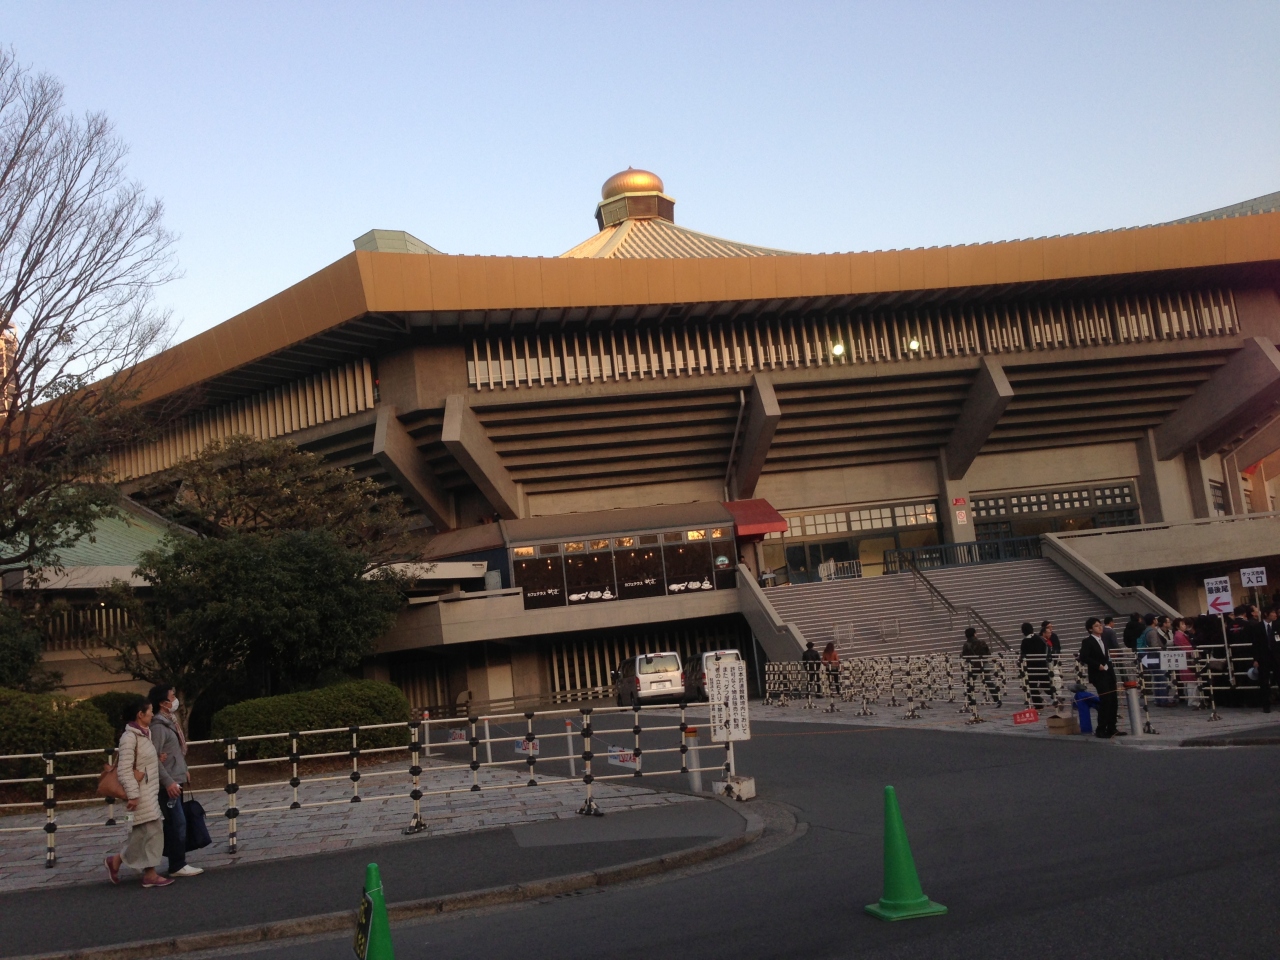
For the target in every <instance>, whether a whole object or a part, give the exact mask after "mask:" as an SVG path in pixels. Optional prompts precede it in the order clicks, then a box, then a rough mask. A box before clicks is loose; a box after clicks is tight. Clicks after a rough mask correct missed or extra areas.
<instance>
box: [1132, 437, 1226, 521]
mask: <svg viewBox="0 0 1280 960" xmlns="http://www.w3.org/2000/svg"><path fill="white" fill-rule="evenodd" d="M1182 466H1183V470H1184V472H1185V473H1186V475H1187V495H1188V496H1189V497H1190V498H1191V516H1192V517H1193V518H1195V519H1197V520H1207V519H1208V518H1209V517H1211V516H1212V515H1213V509H1212V504H1213V501H1212V500H1211V499H1210V497H1209V481H1208V479H1207V478H1206V477H1205V475H1204V464H1203V462H1202V461H1201V460H1200V452H1199V451H1198V450H1197V449H1196V448H1195V447H1191V448H1190V449H1189V450H1187V451H1186V452H1185V453H1184V454H1183V455H1182ZM1139 496H1141V493H1139Z"/></svg>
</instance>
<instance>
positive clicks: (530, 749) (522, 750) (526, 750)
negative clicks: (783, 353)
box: [515, 737, 538, 757]
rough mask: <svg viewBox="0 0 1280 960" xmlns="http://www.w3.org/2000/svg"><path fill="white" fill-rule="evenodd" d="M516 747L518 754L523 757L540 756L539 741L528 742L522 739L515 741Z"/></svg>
mask: <svg viewBox="0 0 1280 960" xmlns="http://www.w3.org/2000/svg"><path fill="white" fill-rule="evenodd" d="M515 745H516V753H518V754H520V755H521V756H524V757H536V756H537V755H538V741H537V740H526V739H525V738H524V737H521V738H520V739H519V740H516V741H515Z"/></svg>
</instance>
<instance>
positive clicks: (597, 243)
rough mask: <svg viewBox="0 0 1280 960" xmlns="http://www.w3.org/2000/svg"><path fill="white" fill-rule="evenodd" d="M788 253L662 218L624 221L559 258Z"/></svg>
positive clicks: (786, 254)
mask: <svg viewBox="0 0 1280 960" xmlns="http://www.w3.org/2000/svg"><path fill="white" fill-rule="evenodd" d="M791 255H792V251H790V250H773V249H770V248H769V247H756V246H752V245H751V244H749V243H738V242H737V241H735V240H724V239H722V238H720V237H713V236H711V235H710V234H708V233H699V232H698V231H696V230H689V229H687V228H686V227H681V226H677V225H676V224H674V223H672V222H671V221H670V220H663V219H662V218H661V217H654V218H652V219H645V220H638V219H630V220H623V221H622V222H621V223H616V224H612V225H610V226H607V227H605V228H604V229H603V230H601V231H600V232H599V233H597V234H596V235H595V236H594V237H591V238H590V239H588V240H584V241H583V242H582V243H580V244H578V245H577V246H576V247H574V248H573V249H572V250H568V251H566V252H564V253H562V254H560V256H561V257H575V258H590V259H597V260H610V259H613V260H645V259H684V258H690V257H780V256H791Z"/></svg>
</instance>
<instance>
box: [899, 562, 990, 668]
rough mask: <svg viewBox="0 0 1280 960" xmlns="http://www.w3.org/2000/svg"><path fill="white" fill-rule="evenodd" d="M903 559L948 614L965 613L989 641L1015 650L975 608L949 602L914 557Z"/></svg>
mask: <svg viewBox="0 0 1280 960" xmlns="http://www.w3.org/2000/svg"><path fill="white" fill-rule="evenodd" d="M903 559H905V560H906V562H907V569H908V570H910V571H911V573H912V575H913V576H914V577H915V578H916V579H917V580H919V581H920V582H921V583H923V584H924V586H925V589H927V590H928V591H929V595H930V596H931V597H933V598H934V599H935V600H937V601H938V602H939V603H941V604H942V605H943V606H944V607H946V608H947V612H949V613H951V614H952V615H955V614H958V613H960V612H961V611H963V612H964V613H965V614H966V615H967V616H968V617H969V619H970V620H971V621H976V622H977V624H978V626H980V627H981V628H982V631H983V633H985V634H986V635H987V640H988V641H991V640H994V641H995V642H996V643H997V644H999V645H1000V646H1001V647H1003V648H1004V649H1006V650H1012V649H1013V648H1012V647H1010V646H1009V644H1008V642H1007V641H1006V640H1005V638H1004V637H1002V636H1000V633H999V631H998V630H996V628H995V627H993V626H991V624H989V623H987V620H986V618H985V617H984V616H983V615H982V614H980V613H979V612H978V611H977V610H976V609H975V608H974V607H972V606H969V605H967V604H966V605H965V606H964V607H957V606H956V605H955V604H954V603H952V602H951V601H950V600H948V599H947V597H946V595H945V594H944V593H943V592H942V591H941V590H939V589H938V588H937V586H936V585H935V584H934V582H933V581H932V580H930V579H929V578H928V577H926V576H925V575H924V573H923V572H922V571H921V570H920V568H919V567H917V566H916V561H915V558H914V557H904V558H903Z"/></svg>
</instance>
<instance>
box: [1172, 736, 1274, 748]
mask: <svg viewBox="0 0 1280 960" xmlns="http://www.w3.org/2000/svg"><path fill="white" fill-rule="evenodd" d="M1178 746H1180V747H1274V746H1280V737H1226V738H1219V737H1192V738H1191V739H1189V740H1183V741H1181V742H1180V743H1179V744H1178Z"/></svg>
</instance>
